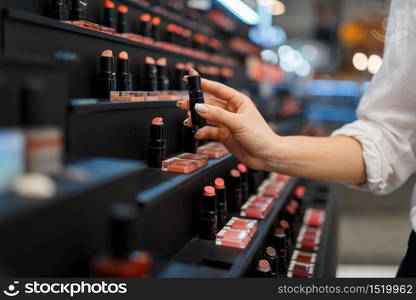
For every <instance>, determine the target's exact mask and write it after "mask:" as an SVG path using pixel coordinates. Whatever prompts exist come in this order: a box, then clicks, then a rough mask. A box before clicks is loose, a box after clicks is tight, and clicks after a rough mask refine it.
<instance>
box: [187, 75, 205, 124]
mask: <svg viewBox="0 0 416 300" xmlns="http://www.w3.org/2000/svg"><path fill="white" fill-rule="evenodd" d="M188 90H189V106H190V107H189V110H190V112H191V120H192V125H193V126H198V127H203V126H205V120H204V119H203V118H201V117H200V116H199V115H198V114H197V112H196V110H195V105H196V104H198V103H199V104H202V103H204V92H203V91H202V83H201V76H199V75H196V76H189V77H188Z"/></svg>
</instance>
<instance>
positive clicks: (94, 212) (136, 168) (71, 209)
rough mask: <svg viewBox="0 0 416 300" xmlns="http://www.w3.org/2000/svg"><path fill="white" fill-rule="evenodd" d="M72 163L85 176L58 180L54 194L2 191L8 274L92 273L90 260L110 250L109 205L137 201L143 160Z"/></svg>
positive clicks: (0, 257)
mask: <svg viewBox="0 0 416 300" xmlns="http://www.w3.org/2000/svg"><path fill="white" fill-rule="evenodd" d="M71 166H72V167H75V168H82V170H83V173H85V174H88V177H87V179H86V180H85V181H79V180H74V179H62V178H61V179H55V180H56V184H57V193H56V195H55V196H54V197H53V198H51V199H40V200H39V199H38V200H34V199H25V198H22V197H19V196H16V195H14V194H11V193H9V194H5V195H2V196H1V198H0V203H1V207H0V211H1V215H0V236H1V238H2V241H4V243H3V242H2V246H1V247H0V265H2V266H3V267H5V268H6V270H8V271H9V273H10V276H19V277H21V276H23V277H32V276H33V277H39V276H41V277H54V276H68V277H79V276H82V277H84V276H89V275H90V274H89V263H90V262H91V261H92V259H93V258H94V257H96V256H97V255H99V254H101V253H103V252H104V251H106V249H107V245H108V234H109V230H108V229H109V219H108V217H109V214H110V207H111V205H112V204H114V203H119V202H120V201H122V202H125V203H130V204H131V205H134V195H135V193H136V192H137V187H136V186H135V183H136V182H137V180H138V178H140V172H141V170H142V169H143V166H144V165H143V163H142V162H139V161H128V160H118V159H106V158H97V159H91V160H86V161H81V162H78V163H74V164H71ZM6 241H7V242H6ZM137 242H138V241H137V238H136V237H135V238H134V243H135V244H137Z"/></svg>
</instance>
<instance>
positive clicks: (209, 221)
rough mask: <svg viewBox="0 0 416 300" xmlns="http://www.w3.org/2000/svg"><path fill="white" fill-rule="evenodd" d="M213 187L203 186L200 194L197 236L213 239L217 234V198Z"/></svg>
mask: <svg viewBox="0 0 416 300" xmlns="http://www.w3.org/2000/svg"><path fill="white" fill-rule="evenodd" d="M216 198H217V197H216V194H215V188H214V187H212V186H206V187H204V193H203V195H202V208H201V212H200V217H199V238H201V239H203V240H212V241H213V240H215V238H216V234H217V227H218V226H217V213H216V209H217V199H216Z"/></svg>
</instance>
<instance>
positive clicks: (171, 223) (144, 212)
mask: <svg viewBox="0 0 416 300" xmlns="http://www.w3.org/2000/svg"><path fill="white" fill-rule="evenodd" d="M236 163H237V160H236V159H235V158H234V157H233V156H231V155H227V156H225V157H223V158H219V159H213V160H210V161H209V162H208V165H206V166H204V167H202V168H200V169H198V170H196V171H195V172H193V173H190V174H177V173H169V172H162V171H160V170H159V169H152V168H147V169H145V170H144V172H143V174H142V176H141V180H140V181H139V182H138V190H139V192H138V194H137V195H136V204H137V206H138V208H139V211H140V219H141V225H140V230H141V234H140V235H141V237H142V243H141V245H142V246H143V248H145V249H146V250H149V251H150V252H151V253H152V254H154V255H155V256H156V257H158V258H160V259H164V260H169V259H171V258H172V257H173V256H174V255H175V254H176V253H177V252H178V251H179V250H180V249H181V248H182V247H183V246H184V245H185V244H186V243H188V242H189V241H190V240H191V239H192V238H193V237H194V236H195V235H196V233H197V232H198V215H199V205H200V204H199V200H200V196H201V192H202V189H203V187H204V186H206V185H212V184H213V181H214V180H215V178H216V177H224V176H225V175H226V173H227V171H229V170H230V169H231V168H232V167H234V166H235V165H236Z"/></svg>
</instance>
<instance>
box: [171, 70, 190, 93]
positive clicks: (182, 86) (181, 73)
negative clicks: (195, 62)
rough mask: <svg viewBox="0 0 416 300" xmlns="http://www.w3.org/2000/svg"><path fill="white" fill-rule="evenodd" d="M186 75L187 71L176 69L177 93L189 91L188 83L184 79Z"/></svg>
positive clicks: (175, 87)
mask: <svg viewBox="0 0 416 300" xmlns="http://www.w3.org/2000/svg"><path fill="white" fill-rule="evenodd" d="M185 75H186V71H185V70H184V69H178V68H176V69H175V86H174V90H176V91H184V90H186V89H187V87H186V83H185V81H184V80H183V77H184V76H185Z"/></svg>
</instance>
